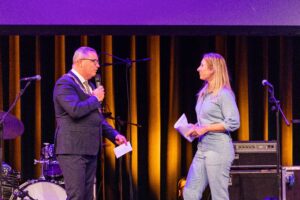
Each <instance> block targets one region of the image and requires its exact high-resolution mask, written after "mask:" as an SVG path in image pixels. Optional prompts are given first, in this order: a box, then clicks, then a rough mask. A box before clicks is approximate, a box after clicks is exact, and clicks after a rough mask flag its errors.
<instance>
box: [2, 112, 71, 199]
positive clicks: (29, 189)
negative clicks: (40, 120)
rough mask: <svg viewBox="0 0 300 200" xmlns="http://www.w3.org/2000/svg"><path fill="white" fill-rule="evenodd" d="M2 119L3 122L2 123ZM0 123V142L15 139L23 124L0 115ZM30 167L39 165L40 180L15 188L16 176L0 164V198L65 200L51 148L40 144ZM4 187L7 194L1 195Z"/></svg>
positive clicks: (52, 148) (8, 115) (9, 168)
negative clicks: (39, 148) (37, 155)
mask: <svg viewBox="0 0 300 200" xmlns="http://www.w3.org/2000/svg"><path fill="white" fill-rule="evenodd" d="M3 118H5V120H2V119H3ZM0 121H1V122H2V127H3V129H2V138H3V139H5V140H6V139H15V138H16V137H18V136H20V135H22V134H23V131H24V126H23V123H22V122H21V121H20V120H18V119H17V118H16V117H14V116H12V115H11V114H7V113H5V112H0ZM0 125H1V124H0ZM0 128H1V127H0ZM0 131H1V130H0ZM0 163H1V162H0ZM34 164H40V165H41V167H42V170H41V171H42V173H41V176H40V177H39V178H38V179H34V180H28V181H26V182H25V183H23V184H21V185H19V183H20V179H21V176H20V173H19V172H15V171H14V170H12V168H11V167H10V166H9V165H8V164H6V163H3V162H2V176H1V191H2V193H1V194H2V198H3V199H7V200H8V199H9V200H21V199H22V200H36V199H38V200H54V199H55V200H65V199H66V198H67V195H66V191H65V189H64V180H63V175H62V171H61V169H60V167H59V163H58V161H57V159H56V156H55V152H54V145H53V144H49V143H44V145H43V147H42V150H41V159H40V160H34ZM12 177H13V178H12ZM5 187H9V189H10V190H8V192H7V191H5ZM0 199H1V197H0Z"/></svg>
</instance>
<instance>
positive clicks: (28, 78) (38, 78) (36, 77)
mask: <svg viewBox="0 0 300 200" xmlns="http://www.w3.org/2000/svg"><path fill="white" fill-rule="evenodd" d="M41 78H42V77H41V76H40V75H35V76H31V77H25V78H21V79H20V81H39V80H41Z"/></svg>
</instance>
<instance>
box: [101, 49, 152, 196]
mask: <svg viewBox="0 0 300 200" xmlns="http://www.w3.org/2000/svg"><path fill="white" fill-rule="evenodd" d="M100 54H104V55H108V56H110V57H112V58H114V59H116V60H118V62H114V63H103V64H101V66H114V65H121V64H122V65H123V64H125V65H126V69H127V70H126V92H127V102H128V107H127V113H128V121H129V122H125V124H129V125H134V126H137V127H141V125H138V124H134V123H131V122H130V121H131V110H130V106H129V105H130V98H129V96H130V94H129V84H130V83H129V80H128V76H129V70H130V68H131V66H132V63H138V62H146V61H150V60H151V58H142V59H137V60H131V59H130V58H126V59H123V58H120V57H117V56H115V55H112V54H109V53H106V52H100ZM128 141H131V129H130V131H129V133H128ZM131 161H132V154H131V153H130V154H129V170H128V171H129V188H130V200H133V199H134V192H133V182H132V162H131ZM121 196H122V194H121ZM121 200H122V197H121Z"/></svg>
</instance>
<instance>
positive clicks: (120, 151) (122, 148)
mask: <svg viewBox="0 0 300 200" xmlns="http://www.w3.org/2000/svg"><path fill="white" fill-rule="evenodd" d="M130 151H132V147H131V144H130V142H127V144H121V145H119V146H117V147H116V148H114V152H115V155H116V157H117V158H120V157H121V156H123V155H124V154H126V153H128V152H130Z"/></svg>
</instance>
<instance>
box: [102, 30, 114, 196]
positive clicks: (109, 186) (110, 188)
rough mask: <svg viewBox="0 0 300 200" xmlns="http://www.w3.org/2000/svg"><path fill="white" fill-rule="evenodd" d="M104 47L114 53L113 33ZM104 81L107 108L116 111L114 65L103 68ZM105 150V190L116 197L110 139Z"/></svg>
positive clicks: (106, 58)
mask: <svg viewBox="0 0 300 200" xmlns="http://www.w3.org/2000/svg"><path fill="white" fill-rule="evenodd" d="M101 45H102V47H101V50H102V51H104V52H107V53H109V54H112V48H113V38H112V36H111V35H106V36H103V37H102V43H101ZM102 61H103V62H104V63H112V57H110V56H103V59H102ZM102 72H103V73H102V81H103V85H104V88H105V99H104V102H105V104H106V105H108V106H106V109H108V108H109V112H111V113H113V115H114V114H115V113H116V112H115V104H114V79H113V78H114V77H113V68H112V67H104V68H102ZM107 121H108V123H109V124H110V125H112V126H113V127H114V121H113V120H111V119H108V120H107ZM104 144H107V145H105V146H104V148H105V149H104V150H105V151H104V152H105V174H107V173H109V179H105V192H106V198H107V199H113V198H115V195H116V194H115V192H114V191H115V190H114V189H115V187H116V186H115V182H114V180H115V170H116V161H115V157H114V152H113V149H114V145H111V143H110V141H109V140H108V139H106V138H105V139H104Z"/></svg>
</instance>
